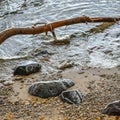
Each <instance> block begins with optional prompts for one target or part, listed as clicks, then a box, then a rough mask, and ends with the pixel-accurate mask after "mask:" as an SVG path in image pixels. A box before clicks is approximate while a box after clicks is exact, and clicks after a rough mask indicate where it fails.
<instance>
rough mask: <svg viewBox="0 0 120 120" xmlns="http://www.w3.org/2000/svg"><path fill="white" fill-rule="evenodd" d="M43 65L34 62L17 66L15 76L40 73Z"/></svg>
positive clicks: (26, 62)
mask: <svg viewBox="0 0 120 120" xmlns="http://www.w3.org/2000/svg"><path fill="white" fill-rule="evenodd" d="M40 69H41V65H40V64H39V63H37V62H34V61H25V62H23V63H21V64H19V65H17V66H16V68H15V70H14V75H29V74H32V73H36V72H39V71H40Z"/></svg>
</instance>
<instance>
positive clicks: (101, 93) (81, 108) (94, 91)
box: [0, 66, 120, 120]
mask: <svg viewBox="0 0 120 120" xmlns="http://www.w3.org/2000/svg"><path fill="white" fill-rule="evenodd" d="M52 76H53V75H51V78H52ZM49 77H50V76H48V78H49ZM54 77H55V78H57V77H62V78H68V79H71V80H72V81H73V82H75V86H73V87H71V88H70V89H78V90H79V91H81V92H82V94H83V96H84V99H83V102H82V103H81V104H79V105H71V104H67V103H64V102H62V101H61V100H60V98H59V96H58V97H52V98H48V99H41V98H38V97H34V96H30V95H29V94H28V93H27V89H28V87H29V85H31V84H32V83H33V82H34V81H36V80H42V79H44V78H45V76H44V77H43V76H42V75H40V73H36V74H32V75H29V76H26V77H24V78H22V79H21V80H17V79H18V78H15V77H14V78H13V79H14V84H13V85H10V86H4V87H3V88H2V89H3V90H4V92H5V93H3V91H2V89H1V90H0V94H1V95H2V94H3V95H2V96H4V97H5V99H3V98H2V97H1V98H0V99H1V100H0V101H1V102H2V105H1V106H0V116H1V117H0V119H1V120H5V119H7V117H8V114H10V115H11V119H12V120H56V119H57V120H77V119H78V120H96V119H98V118H99V117H100V118H102V119H103V120H106V116H105V115H102V114H101V113H100V111H101V110H102V109H103V108H104V106H105V105H106V104H108V103H109V102H112V101H115V100H120V67H119V66H118V67H116V68H110V69H102V68H88V69H82V70H78V69H77V70H75V69H72V68H71V69H66V70H64V71H62V72H60V73H59V74H57V75H56V76H54ZM10 115H9V117H10ZM112 119H113V117H109V118H108V119H107V120H112Z"/></svg>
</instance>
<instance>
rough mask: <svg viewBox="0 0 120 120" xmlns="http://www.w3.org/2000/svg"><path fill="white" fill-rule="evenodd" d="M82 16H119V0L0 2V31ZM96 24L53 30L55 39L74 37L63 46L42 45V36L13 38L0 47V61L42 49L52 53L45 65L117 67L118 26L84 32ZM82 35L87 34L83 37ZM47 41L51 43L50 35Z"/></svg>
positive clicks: (119, 30)
mask: <svg viewBox="0 0 120 120" xmlns="http://www.w3.org/2000/svg"><path fill="white" fill-rule="evenodd" d="M83 15H85V16H89V17H120V0H65V1H63V0H27V1H26V2H25V1H24V0H0V31H2V30H5V29H8V28H11V27H31V26H32V25H34V24H36V23H40V22H41V23H42V22H46V23H50V22H54V21H57V20H62V19H69V18H74V17H79V16H83ZM100 24H102V23H88V24H87V25H86V24H76V25H71V26H67V27H62V28H58V29H56V30H55V31H56V34H57V37H58V38H61V37H66V36H71V35H74V37H72V38H71V39H70V41H71V42H70V44H69V45H63V46H56V45H53V46H52V45H42V44H41V42H44V41H45V39H44V38H43V36H44V34H39V35H19V36H13V37H11V38H9V39H7V40H6V41H5V42H4V43H3V44H2V45H0V59H1V60H8V59H14V58H21V57H24V56H29V54H30V53H32V52H34V51H36V50H40V49H42V50H43V49H44V50H47V51H48V52H50V53H53V55H52V56H51V57H50V58H49V63H48V64H50V65H52V66H53V67H56V66H57V67H58V66H59V65H60V64H61V63H64V62H66V63H68V62H72V63H73V64H74V65H76V66H90V67H105V68H111V67H115V66H117V65H120V24H119V23H118V24H114V25H112V26H110V27H109V28H107V29H105V30H104V31H101V32H99V33H95V34H94V33H92V34H91V33H90V32H88V33H87V32H86V31H89V30H90V29H91V28H94V27H96V26H97V25H100ZM83 33H87V34H88V35H86V36H84V37H83V36H82V35H81V34H83ZM49 35H51V33H49ZM49 39H50V40H52V39H53V38H52V36H49ZM47 41H48V40H47ZM36 59H37V58H36ZM38 59H39V58H38Z"/></svg>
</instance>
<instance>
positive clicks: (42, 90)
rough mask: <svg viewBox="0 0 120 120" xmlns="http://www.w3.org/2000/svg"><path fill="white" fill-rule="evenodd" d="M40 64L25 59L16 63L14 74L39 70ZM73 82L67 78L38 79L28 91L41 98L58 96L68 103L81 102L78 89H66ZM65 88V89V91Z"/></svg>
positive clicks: (26, 73) (24, 73)
mask: <svg viewBox="0 0 120 120" xmlns="http://www.w3.org/2000/svg"><path fill="white" fill-rule="evenodd" d="M40 70H41V65H40V64H39V63H37V62H34V61H26V62H23V63H20V64H18V65H17V66H16V67H15V69H14V75H29V74H32V73H36V72H39V71H40ZM74 84H75V83H74V82H73V81H71V80H69V79H61V80H50V81H40V82H36V83H33V84H32V85H31V86H30V87H29V89H28V93H29V94H31V95H33V96H38V97H41V98H48V97H54V96H60V98H61V100H63V101H65V102H67V103H70V104H79V103H81V102H82V98H83V97H82V94H81V93H80V92H79V91H78V90H67V89H68V88H69V87H72V86H73V85H74ZM66 90H67V91H66Z"/></svg>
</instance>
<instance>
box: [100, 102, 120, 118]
mask: <svg viewBox="0 0 120 120" xmlns="http://www.w3.org/2000/svg"><path fill="white" fill-rule="evenodd" d="M102 114H107V115H109V116H120V100H118V101H114V102H111V103H109V104H108V105H106V106H105V108H104V109H103V110H102Z"/></svg>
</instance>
